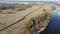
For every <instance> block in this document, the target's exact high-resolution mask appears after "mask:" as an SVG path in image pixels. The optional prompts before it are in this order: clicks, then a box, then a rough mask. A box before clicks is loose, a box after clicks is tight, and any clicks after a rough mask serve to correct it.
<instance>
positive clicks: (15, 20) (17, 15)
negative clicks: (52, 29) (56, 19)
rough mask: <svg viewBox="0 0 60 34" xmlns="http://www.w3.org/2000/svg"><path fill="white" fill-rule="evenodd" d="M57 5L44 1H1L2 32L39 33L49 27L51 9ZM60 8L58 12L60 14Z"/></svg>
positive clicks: (0, 19) (18, 33) (11, 33)
mask: <svg viewBox="0 0 60 34" xmlns="http://www.w3.org/2000/svg"><path fill="white" fill-rule="evenodd" d="M56 6H57V4H44V3H37V4H35V3H28V4H24V3H0V34H38V33H40V32H42V31H43V30H44V29H45V28H46V27H47V25H48V22H49V20H50V13H51V11H50V10H55V9H56ZM58 6H59V4H58ZM59 7H60V6H59ZM59 9H60V8H59ZM59 9H57V13H58V15H59V16H60V10H59Z"/></svg>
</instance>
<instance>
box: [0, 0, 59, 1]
mask: <svg viewBox="0 0 60 34" xmlns="http://www.w3.org/2000/svg"><path fill="white" fill-rule="evenodd" d="M0 1H60V0H0Z"/></svg>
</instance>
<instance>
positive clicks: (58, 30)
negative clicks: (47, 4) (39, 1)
mask: <svg viewBox="0 0 60 34" xmlns="http://www.w3.org/2000/svg"><path fill="white" fill-rule="evenodd" d="M58 8H59V7H58V6H56V9H58ZM40 34H60V17H59V15H58V14H57V11H56V10H51V16H50V22H49V24H48V26H47V28H46V29H45V30H44V31H43V32H41V33H40Z"/></svg>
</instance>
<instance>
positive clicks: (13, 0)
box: [0, 0, 60, 3]
mask: <svg viewBox="0 0 60 34" xmlns="http://www.w3.org/2000/svg"><path fill="white" fill-rule="evenodd" d="M17 1H58V2H59V3H60V0H0V3H1V2H2V3H3V2H17Z"/></svg>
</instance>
